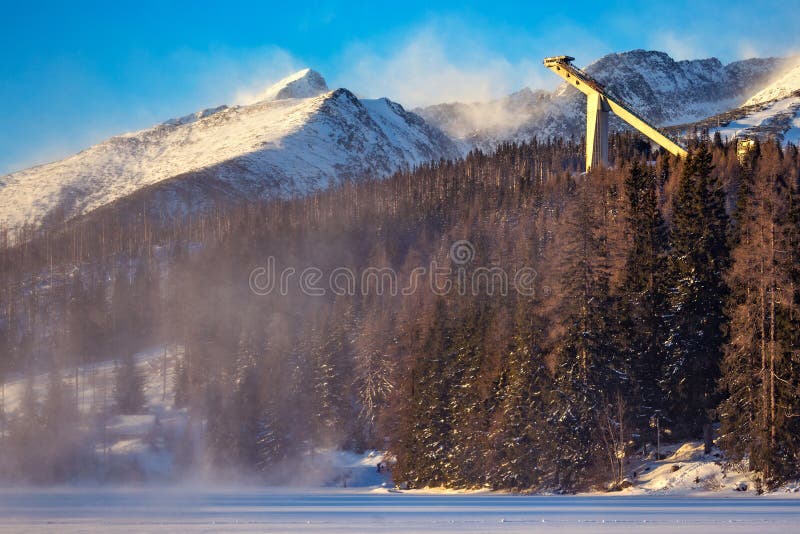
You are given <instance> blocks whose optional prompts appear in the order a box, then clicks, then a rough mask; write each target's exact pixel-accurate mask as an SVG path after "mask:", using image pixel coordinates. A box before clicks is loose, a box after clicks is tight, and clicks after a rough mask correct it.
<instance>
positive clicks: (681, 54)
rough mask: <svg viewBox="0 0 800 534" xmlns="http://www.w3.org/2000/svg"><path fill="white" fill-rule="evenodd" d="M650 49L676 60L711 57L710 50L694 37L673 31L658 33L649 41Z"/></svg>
mask: <svg viewBox="0 0 800 534" xmlns="http://www.w3.org/2000/svg"><path fill="white" fill-rule="evenodd" d="M649 45H650V48H652V49H654V50H660V51H662V52H666V53H667V54H669V55H670V57H672V59H675V60H678V61H679V60H682V59H699V58H705V57H709V56H710V54H709V53H708V50H707V49H706V48H705V47H704V46H702V45H700V44H699V43H698V42H697V39H696V38H695V37H692V36H687V35H678V34H677V33H675V32H672V31H657V32H655V33H654V34H653V37H652V38H651V39H650V40H649Z"/></svg>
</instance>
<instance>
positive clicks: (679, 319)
mask: <svg viewBox="0 0 800 534" xmlns="http://www.w3.org/2000/svg"><path fill="white" fill-rule="evenodd" d="M711 159H712V156H711V152H709V151H708V149H707V148H706V147H705V146H701V147H700V148H699V149H698V150H697V151H696V152H694V153H691V154H690V155H689V156H688V158H687V160H686V162H685V163H684V168H683V172H682V174H681V178H680V183H679V185H678V192H677V195H676V197H675V209H674V212H673V219H672V231H671V234H670V241H671V247H672V249H671V251H670V254H669V259H668V269H669V284H670V307H671V309H670V311H671V314H672V315H671V318H670V321H669V337H668V339H667V343H666V347H667V355H666V358H667V361H666V362H665V369H664V377H663V386H662V387H663V388H664V391H665V393H666V397H667V406H666V407H667V411H668V413H669V416H670V417H671V419H672V422H673V425H674V426H675V428H676V429H677V430H678V431H679V435H681V436H698V435H702V432H703V427H704V426H705V425H707V424H709V423H710V421H711V419H712V416H711V414H710V413H709V411H710V410H712V409H713V408H714V407H715V406H716V403H717V401H718V396H717V394H716V386H717V380H718V379H719V376H720V371H719V365H720V362H721V360H722V347H723V344H724V343H725V340H726V324H727V318H726V316H725V305H726V301H727V297H728V288H727V285H726V283H725V273H726V270H727V268H728V266H729V263H730V262H729V251H728V247H727V231H728V226H727V225H728V216H727V214H726V212H725V197H724V193H723V191H722V188H721V187H720V185H719V183H718V180H717V179H716V178H715V177H714V175H713V174H712V171H713V165H712V163H711Z"/></svg>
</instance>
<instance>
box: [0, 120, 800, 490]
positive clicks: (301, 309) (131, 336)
mask: <svg viewBox="0 0 800 534" xmlns="http://www.w3.org/2000/svg"><path fill="white" fill-rule="evenodd" d="M611 159H612V165H611V166H610V168H608V169H599V170H596V171H592V172H590V173H589V174H580V172H579V169H580V168H581V167H582V165H583V147H582V146H581V145H580V144H579V143H573V142H570V141H561V140H551V141H536V140H534V141H532V142H530V143H526V144H506V145H502V146H500V147H499V148H498V149H497V151H496V152H495V153H493V154H484V153H481V152H473V153H471V154H470V155H468V156H467V157H466V158H465V159H463V160H460V161H455V162H451V161H442V162H438V163H433V164H429V165H425V166H422V167H420V168H417V169H414V170H408V171H406V172H401V173H398V174H396V175H394V176H392V177H391V178H389V179H386V180H371V179H365V180H363V181H357V182H353V183H348V184H345V185H342V186H338V187H335V188H333V189H331V190H328V191H324V192H319V193H316V194H313V195H310V196H307V197H303V198H295V199H282V200H274V201H270V202H253V203H240V204H228V205H220V207H219V208H218V209H215V210H213V211H205V212H202V213H198V214H196V215H193V216H181V217H177V218H175V217H165V216H164V214H159V213H154V212H152V211H148V208H147V205H146V204H144V203H142V204H137V203H136V199H135V198H134V199H133V200H132V201H129V203H128V205H127V206H125V207H124V209H123V207H120V208H119V209H107V210H102V211H101V212H98V213H95V214H92V215H91V216H89V217H86V218H83V219H78V220H73V221H68V222H66V223H63V224H59V225H49V226H48V228H50V230H42V229H38V230H37V229H32V228H31V229H25V228H23V229H17V230H15V231H14V232H11V231H10V230H5V231H0V303H2V305H1V307H0V355H2V359H1V360H0V365H1V366H2V367H1V368H0V372H2V375H3V377H4V381H5V380H7V379H10V378H12V377H16V378H20V379H25V380H28V382H29V383H30V386H29V387H28V388H27V389H26V393H25V396H24V398H23V399H22V401H21V403H20V408H19V409H18V410H17V411H16V412H14V413H6V410H5V407H4V409H3V433H2V440H3V447H2V458H0V474H2V476H3V477H4V478H5V479H11V480H20V479H25V480H31V481H34V482H51V481H64V480H71V479H73V478H74V477H75V476H76V473H87V472H89V473H91V472H92V469H93V468H97V462H98V460H97V458H96V457H95V456H94V455H93V454H91V453H90V452H88V451H89V450H90V449H91V443H92V442H93V441H96V440H98V439H101V438H99V437H98V436H100V435H101V434H102V428H104V427H103V424H104V423H103V421H107V420H108V418H109V417H111V416H113V415H114V414H119V413H124V414H135V413H141V412H142V411H143V410H146V406H145V399H144V396H143V392H142V381H143V378H142V376H141V370H140V369H139V368H137V365H136V363H135V360H134V355H135V354H136V353H137V352H139V351H141V350H144V349H146V348H148V347H153V346H163V347H169V348H170V350H171V351H176V352H177V353H178V354H180V357H179V358H178V359H177V360H176V361H175V363H174V365H175V369H174V377H175V378H174V380H173V381H172V383H170V384H168V385H165V395H168V396H169V398H170V399H171V402H172V403H173V404H174V406H175V407H176V408H180V409H183V410H185V411H186V412H187V413H188V417H189V421H190V424H189V425H188V426H187V428H186V429H184V431H183V432H182V433H181V434H179V435H170V436H167V438H165V439H166V440H167V442H168V443H167V446H168V447H170V448H171V450H172V451H173V452H174V455H175V459H176V464H177V465H178V466H179V468H180V469H179V470H180V473H178V474H176V476H181V474H186V473H190V472H191V471H192V469H193V466H195V465H197V464H199V463H200V462H202V463H204V464H206V465H211V466H212V467H213V469H214V470H216V471H217V472H219V473H231V474H235V473H247V474H249V475H252V474H253V473H263V476H264V477H266V478H269V474H270V472H271V471H272V470H273V469H275V468H276V466H278V465H282V464H283V463H284V462H286V461H287V460H291V458H292V457H295V456H297V455H300V454H303V453H305V452H307V451H309V450H311V451H313V450H314V449H315V448H321V447H341V448H348V449H354V450H363V449H366V448H377V449H381V450H388V451H390V453H391V454H392V455H393V456H394V458H395V460H396V461H395V463H394V464H393V467H392V475H393V478H394V480H395V482H397V483H399V484H406V485H408V486H409V487H423V486H448V487H466V488H472V487H492V488H504V489H522V490H541V491H558V490H561V491H576V490H580V489H586V488H589V487H593V486H596V485H599V484H605V485H608V484H617V483H619V482H620V481H621V480H622V478H623V469H624V465H623V462H624V458H625V457H626V455H627V454H630V453H631V452H632V451H634V450H638V449H641V447H642V446H643V444H645V443H654V442H655V439H656V437H655V436H654V429H653V428H651V425H650V421H651V419H652V418H653V417H658V418H659V421H660V426H661V428H662V430H663V432H664V433H665V436H667V438H664V439H670V440H672V441H680V440H689V439H693V440H703V441H705V442H706V444H707V447H708V448H709V450H710V447H711V443H712V441H715V442H716V444H717V445H719V446H720V447H721V448H722V450H723V451H724V452H725V454H726V459H727V461H737V460H742V459H746V460H747V462H748V465H749V467H750V468H751V469H753V470H755V471H757V472H758V473H760V476H762V477H763V480H764V482H765V484H766V485H767V486H775V485H778V484H780V483H781V482H782V481H785V480H787V479H790V478H792V477H798V476H800V395H799V394H798V393H800V389H799V388H800V154H798V149H797V148H796V147H794V146H792V145H788V146H785V147H782V146H780V145H779V144H777V143H773V142H763V143H761V144H757V145H756V146H755V148H754V149H753V150H751V151H750V152H748V153H745V154H737V146H736V144H735V143H724V142H722V141H721V140H720V139H719V137H717V138H716V139H704V138H702V137H701V138H700V139H698V140H696V141H695V142H694V143H693V146H692V147H691V151H690V156H689V157H688V158H687V159H686V160H679V159H676V158H673V157H671V156H669V155H667V154H662V153H656V152H651V150H650V147H649V145H648V144H645V143H642V142H641V141H640V140H639V139H638V138H637V137H635V136H631V135H628V134H619V135H616V136H614V137H613V138H612V140H611ZM463 242H466V243H468V245H469V247H470V249H469V252H470V257H469V258H467V259H468V260H469V261H464V259H463V258H461V257H458V256H455V255H454V254H453V253H452V246H453V244H454V243H463ZM432 262H435V263H436V265H437V266H439V267H441V268H449V269H450V272H451V273H456V274H454V275H453V277H452V278H449V279H447V280H446V281H447V282H449V283H450V285H449V286H447V287H446V288H444V289H446V290H433V289H431V288H430V287H429V286H428V284H427V282H425V283H421V284H419V286H418V287H416V288H415V290H413V291H401V290H397V291H392V290H386V291H378V290H377V285H376V286H375V287H374V288H372V290H370V289H371V288H370V287H368V286H369V285H370V284H371V283H373V282H376V281H380V280H382V279H383V277H384V276H389V278H388V280H389V282H390V285H391V283H393V282H392V279H391V276H392V275H388V274H387V273H395V274H394V276H396V281H397V285H398V286H399V288H400V289H402V288H405V287H406V286H407V285H408V284H407V282H408V281H410V280H415V276H416V275H415V272H417V273H418V272H419V271H418V269H419V268H420V267H422V268H428V267H429V266H431V265H432ZM269 265H274V267H275V272H278V273H286V272H288V271H286V269H293V270H294V271H292V272H293V273H294V278H291V279H290V280H289V281H288V282H287V284H286V288H285V289H286V291H283V290H282V289H284V287H283V285H282V281H281V280H279V281H278V282H277V289H275V290H274V291H271V292H266V291H264V292H259V291H254V290H253V288H252V287H251V286H252V281H253V280H252V279H253V272H254V270H255V269H258V268H262V267H265V266H269ZM307 268H314V269H318V270H319V272H321V273H322V274H323V277H322V278H321V280H323V281H327V280H328V279H329V278H328V275H329V274H330V273H332V272H334V271H336V270H337V269H339V270H340V272H353V273H364V272H371V273H374V275H375V276H374V277H362V276H360V275H359V276H356V277H354V278H353V279H352V287H350V286H347V289H348V290H344V291H333V290H331V288H330V287H328V288H327V290H326V291H324V294H312V293H314V292H310V291H301V290H300V289H299V288H298V287H297V286H296V281H297V279H298V278H297V277H298V276H299V274H300V273H301V272H302V271H304V270H305V269H307ZM523 269H524V270H525V272H526V273H528V275H529V276H528V279H527V283H526V290H525V291H515V290H511V289H509V290H508V291H503V290H502V289H503V288H502V287H500V288H498V287H494V288H493V289H494V291H492V290H490V289H489V283H488V282H490V281H492V280H493V278H492V277H493V276H495V275H496V274H497V273H498V272H500V271H504V272H507V273H512V274H513V273H514V272H520V270H523ZM415 270H417V271H415ZM478 273H480V275H481V276H477V274H478ZM343 280H345V281H347V280H348V279H347V277H346V276H345V277H344V278H343ZM468 280H472V281H475V280H479V281H480V282H481V283H483V284H484V285H483V286H480V287H478V289H480V290H478V291H475V290H473V289H475V287H470V288H467V283H468V282H467V281H468ZM384 281H385V280H384ZM311 283H312V284H314V283H315V282H313V281H312V282H311ZM317 285H319V286H320V287H322V286H323V285H327V284H323V282H319V283H318V284H317ZM345 285H346V284H345ZM479 285H480V284H479ZM384 289H385V288H384ZM390 289H391V288H390ZM439 289H443V287H439ZM468 289H469V290H468ZM263 293H268V294H263ZM109 358H113V359H115V360H116V364H115V375H114V390H113V392H110V393H109V397H108V399H104V401H103V403H102V404H100V405H98V406H97V407H96V409H94V410H93V411H92V412H91V413H90V414H85V413H81V412H79V411H78V410H76V409H75V408H74V403H73V402H70V399H72V398H74V397H75V396H77V395H78V391H77V389H72V388H71V385H70V384H71V383H70V381H68V380H64V379H63V377H64V376H66V375H67V374H68V373H69V372H70V370H71V369H77V368H78V366H85V365H86V364H88V363H91V362H97V361H102V360H108V359H109ZM75 372H76V373H77V371H75ZM48 373H49V378H48V381H47V385H46V387H45V388H44V393H43V394H39V393H37V391H39V390H37V389H35V388H34V387H33V380H34V377H35V376H41V375H42V374H48ZM165 376H166V375H165ZM76 380H79V379H76ZM98 476H99V475H98Z"/></svg>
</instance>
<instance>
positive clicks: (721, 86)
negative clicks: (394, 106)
mask: <svg viewBox="0 0 800 534" xmlns="http://www.w3.org/2000/svg"><path fill="white" fill-rule="evenodd" d="M798 63H800V58H798V57H795V58H788V59H787V58H766V59H747V60H743V61H736V62H733V63H730V64H728V65H723V64H722V63H721V62H720V61H719V60H718V59H716V58H711V59H698V60H690V61H675V60H673V59H672V58H670V57H669V56H668V55H667V54H665V53H663V52H653V51H644V50H633V51H630V52H624V53H620V54H609V55H607V56H604V57H602V58H600V59H599V60H597V61H595V62H594V63H591V64H590V65H588V66H587V67H585V69H584V70H585V71H586V72H588V73H589V74H590V75H591V76H593V77H594V78H596V79H597V80H598V81H599V82H601V83H602V84H604V85H605V87H606V88H607V90H608V91H609V92H610V93H611V94H613V95H615V96H617V97H619V98H620V99H622V100H624V101H625V102H627V103H628V104H630V105H631V106H632V107H633V109H634V110H636V111H637V113H639V114H640V115H642V116H643V117H644V118H646V119H648V120H649V121H650V122H652V123H654V124H656V125H660V126H666V125H675V124H690V123H693V122H695V121H699V120H701V119H704V118H706V117H710V116H714V115H717V114H720V113H723V112H725V111H728V110H731V109H734V108H738V107H739V106H740V105H742V104H744V103H745V102H746V101H749V100H752V99H753V98H756V95H757V94H761V93H762V92H763V91H766V89H765V87H767V86H769V85H770V82H772V81H773V80H774V79H775V78H776V76H779V75H780V74H781V73H783V72H784V71H785V70H786V69H787V67H789V66H791V65H793V64H798ZM798 78H800V76H795V77H791V76H789V77H787V78H786V80H785V83H783V84H779V88H776V89H775V90H774V91H773V92H772V93H770V92H766V93H764V94H763V96H761V97H760V98H762V99H764V98H768V99H770V100H772V98H769V97H770V95H774V96H775V97H776V98H777V97H778V96H779V95H783V96H784V97H785V96H786V94H787V93H789V92H791V87H794V88H795V89H798V88H800V79H798ZM414 111H415V112H416V113H418V114H419V115H420V116H422V117H423V118H425V119H426V120H427V121H428V122H430V123H431V124H433V125H436V126H438V127H439V128H441V129H442V130H443V131H444V132H445V133H447V134H448V135H450V136H451V137H452V138H454V139H456V140H458V141H460V142H462V143H464V144H465V145H466V146H467V147H478V148H481V149H484V150H490V149H491V148H493V147H494V146H496V145H497V143H499V142H502V141H507V140H526V139H530V138H531V137H533V136H537V137H539V138H550V137H574V138H579V137H580V136H581V135H583V133H584V129H585V127H586V99H585V97H584V96H583V95H582V94H580V93H579V92H578V91H577V90H576V89H574V88H572V87H570V86H568V85H567V84H565V83H564V84H561V85H560V86H559V87H558V88H557V89H556V90H555V91H552V92H548V91H532V90H530V89H527V88H526V89H523V90H522V91H519V92H517V93H514V94H512V95H510V96H508V97H505V98H501V99H498V100H495V101H491V102H476V103H463V102H457V103H450V104H439V105H435V106H429V107H425V108H418V109H415V110H414ZM611 127H612V128H622V127H624V125H623V123H622V122H621V121H617V120H615V119H614V118H613V116H612V124H611Z"/></svg>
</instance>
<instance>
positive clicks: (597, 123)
mask: <svg viewBox="0 0 800 534" xmlns="http://www.w3.org/2000/svg"><path fill="white" fill-rule="evenodd" d="M574 59H575V58H574V57H570V56H554V57H548V58H545V60H544V66H545V67H547V68H548V69H550V70H551V71H553V72H555V73H556V74H558V75H559V76H561V77H562V78H564V79H565V80H566V81H567V82H568V83H569V84H570V85H572V86H573V87H575V88H576V89H577V90H578V91H580V92H582V93H583V94H585V95H586V170H587V171H588V170H589V169H591V168H592V167H595V166H598V165H608V112H609V111H613V112H614V113H615V114H616V115H617V116H618V117H619V118H620V119H622V120H624V121H625V122H627V123H628V124H630V125H631V126H633V127H634V128H636V129H637V130H639V131H640V132H642V133H643V134H644V135H646V136H647V137H649V138H650V139H652V140H653V141H654V142H655V143H657V144H658V145H659V146H661V147H663V148H665V149H666V150H667V151H668V152H670V153H671V154H674V155H675V156H679V157H682V158H683V157H686V150H684V149H683V148H681V147H680V146H678V144H677V143H675V142H674V141H672V140H671V139H669V138H668V137H667V136H665V135H664V134H662V133H661V132H659V131H658V130H657V129H656V128H655V127H654V126H652V125H651V124H650V123H648V122H647V121H646V120H644V119H643V118H641V117H640V116H639V115H637V114H636V113H634V112H633V111H631V110H630V108H629V106H627V105H623V104H621V103H620V102H621V100H620V99H615V98H612V97H611V96H609V94H608V93H607V92H606V89H605V88H604V87H603V86H602V85H601V84H600V83H599V82H597V80H595V79H594V78H592V77H591V76H589V75H588V74H586V73H585V72H584V71H582V70H581V69H579V68H577V67H575V66H574V65H572V64H571V62H572V61H573V60H574Z"/></svg>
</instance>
